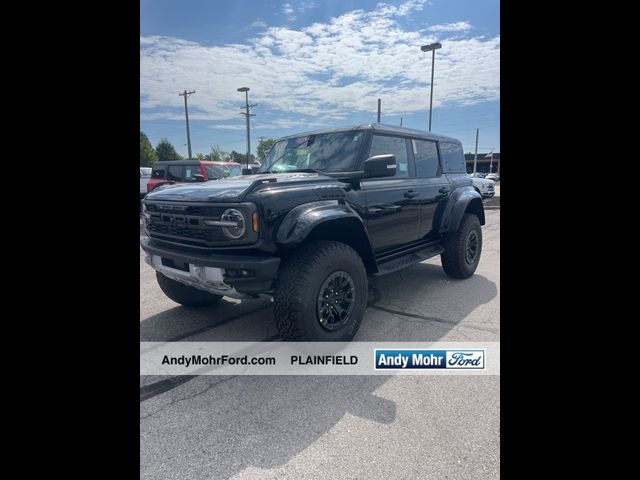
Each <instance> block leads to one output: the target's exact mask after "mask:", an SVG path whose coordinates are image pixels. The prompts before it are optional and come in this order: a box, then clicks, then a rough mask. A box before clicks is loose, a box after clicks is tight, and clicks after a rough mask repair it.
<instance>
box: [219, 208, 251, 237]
mask: <svg viewBox="0 0 640 480" xmlns="http://www.w3.org/2000/svg"><path fill="white" fill-rule="evenodd" d="M220 220H222V221H225V222H235V223H236V226H235V227H222V233H224V234H225V236H226V237H227V238H230V239H231V240H238V239H239V238H241V237H242V236H243V235H244V234H245V232H246V231H247V222H246V221H245V219H244V215H243V214H242V212H241V211H240V210H236V209H235V208H228V209H226V210H225V211H224V212H222V215H221V216H220Z"/></svg>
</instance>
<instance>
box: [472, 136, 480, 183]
mask: <svg viewBox="0 0 640 480" xmlns="http://www.w3.org/2000/svg"><path fill="white" fill-rule="evenodd" d="M478 135H480V129H479V128H476V153H475V154H474V155H473V173H474V174H475V173H476V163H477V161H478Z"/></svg>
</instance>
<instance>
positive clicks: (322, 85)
mask: <svg viewBox="0 0 640 480" xmlns="http://www.w3.org/2000/svg"><path fill="white" fill-rule="evenodd" d="M436 41H437V42H440V43H441V44H442V48H441V49H439V50H437V51H436V54H435V69H434V72H435V75H434V82H433V83H434V85H433V112H432V128H431V130H432V131H433V132H434V133H438V134H442V135H448V136H451V137H455V138H458V139H459V140H460V141H462V143H463V146H464V151H465V152H473V151H474V149H475V138H476V128H479V129H480V135H479V142H478V152H479V153H481V152H490V151H494V152H499V151H500V3H499V0H399V1H392V0H388V1H386V2H383V3H382V2H379V1H368V0H339V1H336V0H324V1H322V0H315V1H312V0H302V1H296V0H289V1H287V2H277V1H270V0H233V1H228V0H141V1H140V129H141V130H142V131H143V132H144V133H146V134H147V136H148V137H149V139H150V141H151V143H152V144H153V146H156V145H157V143H158V142H159V141H160V139H161V138H162V137H166V138H168V139H169V141H170V142H171V143H173V145H174V146H175V147H176V150H177V151H178V153H180V154H181V155H183V156H184V157H185V158H186V156H187V135H186V127H185V115H184V99H183V97H181V96H179V95H178V93H179V92H182V91H184V90H185V89H186V90H195V91H196V93H194V94H193V95H191V96H189V98H188V108H189V125H190V130H191V132H190V133H191V145H192V152H193V155H194V156H195V154H196V153H204V154H206V153H209V152H210V151H211V148H212V146H216V145H217V146H218V147H219V148H221V149H222V150H225V151H227V152H230V151H232V150H236V151H238V152H240V153H245V152H246V123H245V117H244V116H242V115H240V112H241V107H243V106H244V103H245V97H244V95H245V94H244V93H241V92H238V91H237V89H238V87H245V86H246V87H249V88H250V91H249V103H252V104H253V103H255V104H257V105H256V106H255V107H253V109H252V113H254V114H255V116H254V117H251V151H252V153H254V154H255V151H256V147H257V145H258V141H259V139H260V138H261V137H263V138H279V137H282V136H285V135H291V134H295V133H298V132H305V131H309V130H315V129H320V128H331V127H336V126H345V125H357V124H366V123H372V122H376V117H377V108H378V98H381V99H382V109H381V110H382V114H381V123H384V124H390V125H400V121H401V119H402V123H403V125H404V126H406V127H409V128H415V129H419V130H427V129H428V123H429V93H430V88H431V66H432V65H431V63H432V61H431V60H432V59H431V57H432V54H431V52H428V53H425V52H422V51H421V50H420V46H421V45H424V44H428V43H433V42H436Z"/></svg>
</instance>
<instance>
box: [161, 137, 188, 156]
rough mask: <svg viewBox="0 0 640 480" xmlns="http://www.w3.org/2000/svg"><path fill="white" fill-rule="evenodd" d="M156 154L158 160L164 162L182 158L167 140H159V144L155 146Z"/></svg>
mask: <svg viewBox="0 0 640 480" xmlns="http://www.w3.org/2000/svg"><path fill="white" fill-rule="evenodd" d="M156 153H157V154H158V160H159V161H161V162H165V161H167V160H182V157H181V156H180V154H179V153H178V152H176V149H175V148H174V147H173V145H171V142H170V141H169V139H167V138H164V137H163V138H161V139H160V143H158V145H157V146H156Z"/></svg>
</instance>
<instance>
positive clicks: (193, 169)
mask: <svg viewBox="0 0 640 480" xmlns="http://www.w3.org/2000/svg"><path fill="white" fill-rule="evenodd" d="M241 174H242V166H241V165H240V164H239V163H236V162H210V161H206V160H177V161H165V162H156V163H155V164H154V165H153V169H152V170H151V178H150V179H149V182H148V183H147V192H150V191H152V190H153V189H155V188H157V187H159V186H160V185H165V184H173V183H189V182H202V181H204V182H206V181H208V180H217V179H220V178H227V177H235V176H237V175H241Z"/></svg>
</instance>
